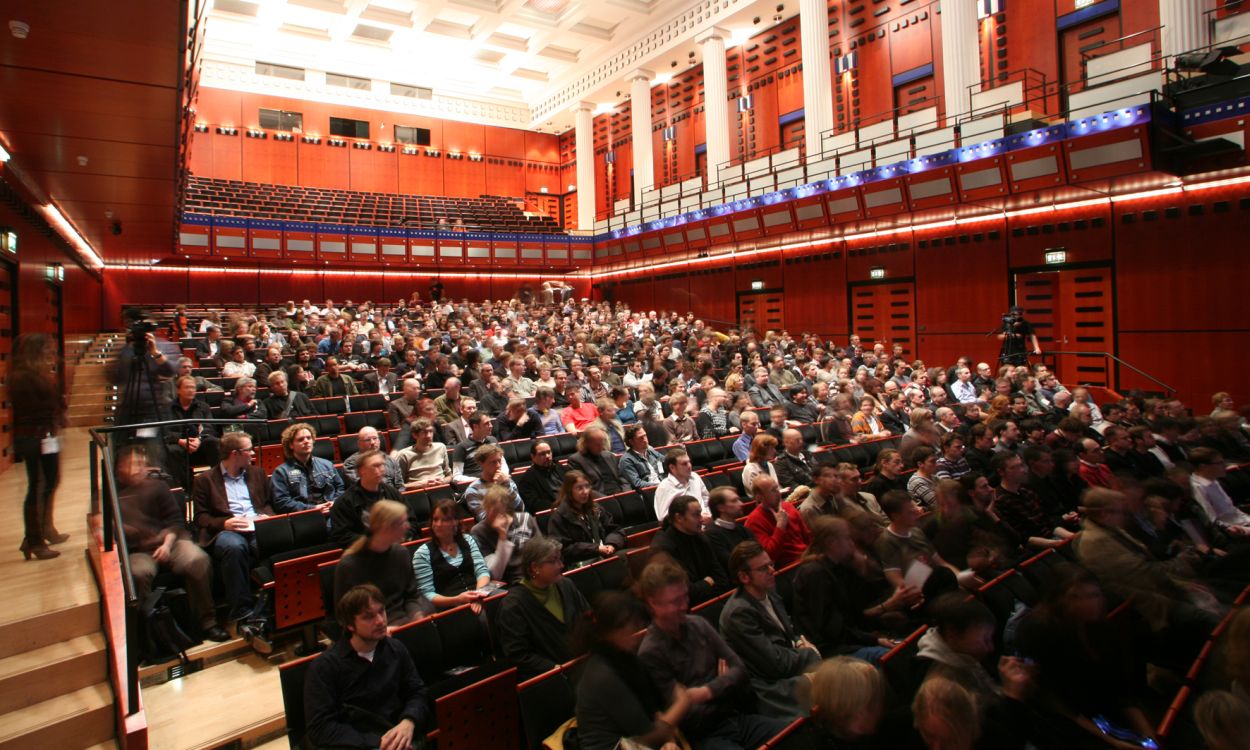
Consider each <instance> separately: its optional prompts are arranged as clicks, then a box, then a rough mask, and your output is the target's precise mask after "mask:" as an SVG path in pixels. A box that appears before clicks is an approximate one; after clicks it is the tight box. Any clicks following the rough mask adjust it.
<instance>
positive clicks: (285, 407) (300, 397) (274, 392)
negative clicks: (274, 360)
mask: <svg viewBox="0 0 1250 750" xmlns="http://www.w3.org/2000/svg"><path fill="white" fill-rule="evenodd" d="M268 382H269V396H268V397H267V398H265V400H264V401H262V402H261V406H263V407H264V409H265V416H266V418H268V419H291V418H294V417H315V416H317V409H316V408H315V407H314V406H313V403H312V401H310V400H309V398H308V396H307V395H306V394H303V393H300V392H299V391H293V390H291V389H290V388H289V385H288V381H287V374H286V373H285V372H283V371H282V370H277V371H275V372H271V373H269V381H268Z"/></svg>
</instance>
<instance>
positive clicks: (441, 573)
mask: <svg viewBox="0 0 1250 750" xmlns="http://www.w3.org/2000/svg"><path fill="white" fill-rule="evenodd" d="M412 570H413V572H414V573H415V574H416V576H417V587H418V588H419V589H420V590H421V596H423V597H425V598H426V600H427V601H429V602H430V604H432V605H434V608H435V609H451V608H452V607H459V606H460V605H462V604H468V605H470V606H471V607H472V609H473V612H474V614H477V613H480V612H481V611H482V605H481V604H480V603H479V601H480V600H481V598H482V596H481V594H479V593H478V589H480V588H482V587H483V586H485V585H486V584H488V583H490V571H489V570H487V568H486V561H485V560H484V559H483V558H482V552H481V550H480V549H478V546H477V541H476V540H474V538H473V537H472V536H466V535H465V534H463V533H462V532H461V531H460V519H459V516H458V515H457V513H456V502H455V501H454V500H439V501H438V502H437V503H435V504H434V510H433V511H432V512H431V513H430V540H429V541H428V542H426V543H425V544H422V545H419V546H418V547H417V551H416V552H415V553H413V555H412Z"/></svg>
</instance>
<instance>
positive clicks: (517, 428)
mask: <svg viewBox="0 0 1250 750" xmlns="http://www.w3.org/2000/svg"><path fill="white" fill-rule="evenodd" d="M540 430H542V422H541V421H539V420H538V419H535V418H534V416H533V415H532V414H531V413H530V411H529V410H527V409H526V408H525V399H523V398H514V399H512V400H510V401H509V402H508V404H507V406H506V407H505V408H504V411H503V414H501V415H500V416H499V418H498V419H497V420H495V437H496V438H498V439H499V442H501V443H504V442H507V441H509V440H527V439H533V438H535V437H537V436H538V435H540V434H542V433H541V432H540Z"/></svg>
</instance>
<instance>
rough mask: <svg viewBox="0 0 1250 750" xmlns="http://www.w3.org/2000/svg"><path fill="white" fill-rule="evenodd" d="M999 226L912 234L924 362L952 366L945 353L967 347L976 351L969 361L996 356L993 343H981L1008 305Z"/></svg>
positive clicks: (1004, 244)
mask: <svg viewBox="0 0 1250 750" xmlns="http://www.w3.org/2000/svg"><path fill="white" fill-rule="evenodd" d="M1001 227H1002V224H1001V223H997V222H996V223H994V224H990V225H988V226H986V225H980V224H978V225H975V228H971V229H960V230H959V231H958V232H951V231H949V230H947V231H943V232H930V233H923V232H917V233H916V234H915V237H914V241H915V247H916V250H915V258H916V320H917V322H918V326H917V329H918V330H917V335H918V343H919V356H920V357H922V358H923V359H924V360H925V361H935V362H948V361H954V360H953V358H951V357H950V353H951V352H960V353H962V350H965V349H966V348H967V347H970V346H972V345H973V344H977V345H978V346H976V347H975V349H970V350H968V351H971V352H976V353H975V354H973V356H978V357H981V358H984V357H986V356H989V353H990V350H991V349H992V350H993V352H992V354H993V356H995V357H996V356H997V354H998V341H997V340H996V339H992V338H991V339H986V340H985V341H982V340H981V339H983V338H984V333H985V332H986V331H988V330H989V329H991V328H993V327H994V324H995V323H996V322H997V321H998V319H999V317H998V316H999V315H1001V314H1002V313H1004V312H1006V311H1007V307H1008V305H1009V298H1008V283H1009V278H1008V272H1007V252H1006V244H1007V243H1006V239H1005V238H1004V236H1003V235H1004V233H1003V232H1002V228H1001ZM994 235H996V236H994ZM948 240H951V242H948ZM958 356H959V354H955V357H958ZM991 361H992V360H991Z"/></svg>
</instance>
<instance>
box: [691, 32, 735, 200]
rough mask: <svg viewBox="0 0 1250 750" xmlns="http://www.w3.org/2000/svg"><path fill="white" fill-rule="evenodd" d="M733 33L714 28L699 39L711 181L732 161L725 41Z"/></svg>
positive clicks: (708, 179)
mask: <svg viewBox="0 0 1250 750" xmlns="http://www.w3.org/2000/svg"><path fill="white" fill-rule="evenodd" d="M728 38H729V32H728V31H725V30H724V29H718V28H711V29H708V30H707V31H705V32H703V33H702V34H700V35H699V36H698V37H696V38H695V41H696V42H698V43H699V44H700V45H701V46H702V47H703V126H704V129H705V141H704V142H705V143H706V144H707V184H708V185H713V184H715V183H716V182H717V180H718V178H719V175H718V174H717V171H716V170H717V168H718V167H720V166H722V165H724V164H727V163H728V162H729V105H728V103H727V102H726V101H725V98H726V97H727V96H728V95H729V74H728V73H727V72H726V71H725V40H726V39H728Z"/></svg>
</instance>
